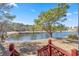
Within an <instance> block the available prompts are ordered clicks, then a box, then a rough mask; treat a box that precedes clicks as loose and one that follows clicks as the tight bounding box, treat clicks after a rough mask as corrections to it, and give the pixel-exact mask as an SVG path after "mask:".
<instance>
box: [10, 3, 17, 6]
mask: <svg viewBox="0 0 79 59" xmlns="http://www.w3.org/2000/svg"><path fill="white" fill-rule="evenodd" d="M9 5H13V6H14V7H18V6H17V4H15V3H10V4H9Z"/></svg>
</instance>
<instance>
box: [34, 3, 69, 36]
mask: <svg viewBox="0 0 79 59" xmlns="http://www.w3.org/2000/svg"><path fill="white" fill-rule="evenodd" d="M68 8H69V6H68V4H65V3H61V4H58V6H57V7H55V8H53V9H49V10H48V11H46V12H42V13H41V14H40V15H39V16H38V18H37V19H35V21H34V22H35V24H36V25H39V26H40V27H42V29H43V30H45V31H47V32H48V33H49V36H50V37H52V26H55V25H61V22H62V21H64V20H66V13H67V9H68Z"/></svg>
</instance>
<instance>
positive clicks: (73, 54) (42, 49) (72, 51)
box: [38, 40, 77, 56]
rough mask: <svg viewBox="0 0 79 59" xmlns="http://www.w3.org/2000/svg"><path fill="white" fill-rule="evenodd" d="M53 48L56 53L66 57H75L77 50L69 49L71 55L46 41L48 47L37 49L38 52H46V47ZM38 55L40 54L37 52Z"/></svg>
mask: <svg viewBox="0 0 79 59" xmlns="http://www.w3.org/2000/svg"><path fill="white" fill-rule="evenodd" d="M49 46H50V47H51V48H54V49H56V50H57V51H59V52H61V53H63V54H65V55H66V56H77V49H71V53H69V52H67V51H65V50H64V49H62V48H60V47H57V46H55V45H54V44H52V42H51V40H49V41H48V45H46V46H44V47H43V48H41V49H39V50H38V51H44V50H46V49H47V48H48V47H49ZM50 51H51V50H50ZM39 53H40V52H39Z"/></svg>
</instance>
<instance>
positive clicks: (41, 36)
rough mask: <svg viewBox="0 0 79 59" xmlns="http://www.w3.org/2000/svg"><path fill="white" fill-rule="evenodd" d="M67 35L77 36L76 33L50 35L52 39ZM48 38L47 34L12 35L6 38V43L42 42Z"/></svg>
mask: <svg viewBox="0 0 79 59" xmlns="http://www.w3.org/2000/svg"><path fill="white" fill-rule="evenodd" d="M69 34H77V32H54V33H52V38H65V37H66V36H68V35H69ZM48 37H49V35H48V33H45V32H43V33H34V34H33V33H31V34H30V33H25V34H13V35H10V36H8V38H6V41H8V42H17V41H18V42H19V41H20V42H25V41H31V40H42V39H47V38H48Z"/></svg>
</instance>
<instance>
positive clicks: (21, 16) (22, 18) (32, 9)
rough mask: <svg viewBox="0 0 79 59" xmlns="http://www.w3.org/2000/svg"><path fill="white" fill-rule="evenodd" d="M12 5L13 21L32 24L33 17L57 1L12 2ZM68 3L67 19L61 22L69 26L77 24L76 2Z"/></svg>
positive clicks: (53, 6)
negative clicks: (14, 16)
mask: <svg viewBox="0 0 79 59" xmlns="http://www.w3.org/2000/svg"><path fill="white" fill-rule="evenodd" d="M12 5H14V7H13V8H12V10H11V12H12V14H13V15H16V18H15V19H14V20H13V22H16V23H23V24H29V25H32V24H34V22H33V21H34V19H36V18H37V17H38V15H39V14H40V13H41V12H45V11H47V10H49V9H51V8H55V7H56V6H57V3H16V4H15V3H12ZM69 5H70V8H69V9H68V10H67V20H66V21H65V22H63V23H62V24H64V25H65V26H69V27H71V26H78V12H77V11H78V5H77V4H76V3H73V4H69Z"/></svg>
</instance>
